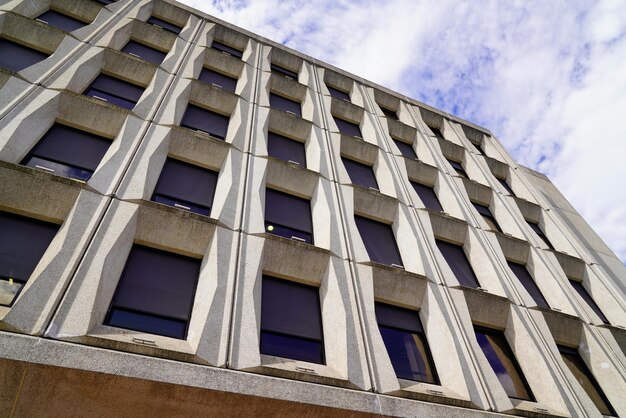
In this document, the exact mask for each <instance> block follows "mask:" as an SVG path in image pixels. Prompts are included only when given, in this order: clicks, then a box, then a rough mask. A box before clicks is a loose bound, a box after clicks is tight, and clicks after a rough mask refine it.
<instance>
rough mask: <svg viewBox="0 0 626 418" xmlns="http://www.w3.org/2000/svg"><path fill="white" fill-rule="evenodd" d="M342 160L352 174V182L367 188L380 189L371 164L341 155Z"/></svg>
mask: <svg viewBox="0 0 626 418" xmlns="http://www.w3.org/2000/svg"><path fill="white" fill-rule="evenodd" d="M341 161H343V165H344V167H346V171H347V172H348V174H349V175H350V180H352V183H354V184H358V185H359V186H362V187H365V188H372V189H376V190H378V183H377V182H376V176H375V175H374V170H373V169H372V167H371V166H369V165H365V164H361V163H357V162H356V161H353V160H350V159H348V158H344V157H341Z"/></svg>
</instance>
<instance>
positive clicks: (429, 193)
mask: <svg viewBox="0 0 626 418" xmlns="http://www.w3.org/2000/svg"><path fill="white" fill-rule="evenodd" d="M411 186H413V188H414V189H415V191H416V192H417V195H418V196H419V197H420V199H421V201H422V203H423V204H424V206H426V207H427V208H428V209H432V210H437V211H439V212H443V208H442V207H441V203H439V199H437V195H436V194H435V190H434V189H433V188H432V187H429V186H426V185H423V184H421V183H416V182H414V181H412V182H411Z"/></svg>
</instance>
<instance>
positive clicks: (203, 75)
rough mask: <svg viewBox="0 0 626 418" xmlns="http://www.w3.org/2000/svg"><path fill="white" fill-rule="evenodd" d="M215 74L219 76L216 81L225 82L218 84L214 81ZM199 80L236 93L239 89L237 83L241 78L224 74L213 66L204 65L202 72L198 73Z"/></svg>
mask: <svg viewBox="0 0 626 418" xmlns="http://www.w3.org/2000/svg"><path fill="white" fill-rule="evenodd" d="M213 74H214V75H216V76H217V77H216V78H215V81H218V82H222V83H223V84H218V83H216V82H214V81H212V80H211V77H212V76H213ZM198 81H202V82H203V83H206V84H209V85H211V86H215V87H218V88H220V89H222V90H224V91H228V92H230V93H235V92H236V91H237V83H238V82H239V79H238V78H234V77H231V76H229V75H227V74H223V73H221V72H219V71H216V70H215V69H213V68H207V67H202V70H200V74H198Z"/></svg>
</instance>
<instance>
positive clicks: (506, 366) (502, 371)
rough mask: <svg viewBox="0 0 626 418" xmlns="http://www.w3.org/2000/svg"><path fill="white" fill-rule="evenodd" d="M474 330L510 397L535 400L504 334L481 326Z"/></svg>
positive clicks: (479, 343)
mask: <svg viewBox="0 0 626 418" xmlns="http://www.w3.org/2000/svg"><path fill="white" fill-rule="evenodd" d="M474 331H475V333H476V339H477V340H478V345H480V348H481V349H482V350H483V353H484V354H485V357H487V361H488V362H489V364H490V365H491V368H492V369H493V371H494V373H495V374H496V376H497V377H498V380H499V381H500V384H501V385H502V388H503V389H504V391H505V392H506V394H507V395H508V396H509V398H514V399H524V400H528V401H534V400H535V399H534V397H533V394H532V392H531V391H530V388H529V387H528V384H527V383H526V379H525V378H524V375H523V373H522V370H521V369H520V367H519V365H518V364H517V360H515V356H514V355H513V352H512V351H511V347H509V344H508V343H507V341H506V338H505V337H504V334H503V333H502V332H499V331H495V330H490V329H486V328H480V327H474Z"/></svg>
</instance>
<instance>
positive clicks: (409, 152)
mask: <svg viewBox="0 0 626 418" xmlns="http://www.w3.org/2000/svg"><path fill="white" fill-rule="evenodd" d="M392 139H393V142H394V143H395V144H396V146H397V147H398V149H399V150H400V153H401V154H402V155H403V156H404V157H406V158H410V159H412V160H417V154H416V153H415V150H414V149H413V145H411V144H407V143H406V142H403V141H399V140H397V139H395V138H392Z"/></svg>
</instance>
